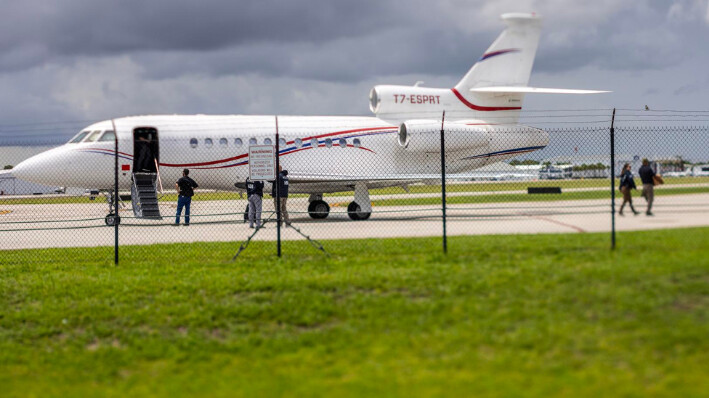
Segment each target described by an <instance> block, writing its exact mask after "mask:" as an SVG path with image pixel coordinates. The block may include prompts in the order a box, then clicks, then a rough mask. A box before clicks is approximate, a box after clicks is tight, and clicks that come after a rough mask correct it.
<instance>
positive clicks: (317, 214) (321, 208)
mask: <svg viewBox="0 0 709 398" xmlns="http://www.w3.org/2000/svg"><path fill="white" fill-rule="evenodd" d="M308 214H310V217H311V218H314V219H316V220H318V219H323V218H327V216H328V215H329V214H330V205H328V204H327V202H325V201H324V200H314V201H312V202H310V205H309V206H308Z"/></svg>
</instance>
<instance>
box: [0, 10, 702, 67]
mask: <svg viewBox="0 0 709 398" xmlns="http://www.w3.org/2000/svg"><path fill="white" fill-rule="evenodd" d="M449 3H450V2H449ZM441 4H442V3H437V2H426V1H403V0H402V1H398V0H395V1H387V2H385V1H381V0H359V1H356V2H353V1H327V0H322V1H311V2H308V3H302V2H292V1H282V0H261V1H235V2H224V1H215V0H207V1H194V0H191V1H189V0H169V1H168V0H155V1H138V0H125V1H120V2H106V1H96V0H66V1H62V2H45V1H37V0H30V1H14V0H10V1H6V2H4V4H3V7H2V9H3V16H2V22H3V23H1V24H0V72H9V71H15V70H21V69H25V68H29V67H34V66H39V65H43V64H46V63H49V62H52V63H71V62H73V60H75V59H76V57H105V56H115V55H121V54H128V55H130V56H131V57H133V58H134V60H135V62H136V63H138V64H139V65H141V66H143V72H144V73H145V77H146V78H149V79H167V78H173V77H176V76H180V75H184V74H203V75H208V76H222V75H231V74H240V73H259V74H262V75H265V76H292V77H296V78H306V79H322V80H325V81H359V80H362V79H365V78H368V77H371V76H373V75H380V76H381V75H393V74H400V73H422V74H429V75H448V74H456V75H462V74H463V73H465V71H466V70H467V69H468V68H469V67H470V65H471V64H472V63H473V62H474V61H475V60H476V59H477V57H479V55H480V54H481V53H482V52H483V51H484V50H485V49H486V48H487V46H488V45H489V44H490V43H491V42H492V40H493V39H494V38H495V37H496V35H497V34H498V33H499V32H500V31H501V30H502V28H503V25H502V24H501V23H500V24H499V25H498V26H497V27H496V28H492V27H494V26H495V24H488V26H492V27H487V28H484V29H483V28H481V29H483V30H475V29H465V28H464V27H465V25H464V24H451V23H450V21H451V19H452V18H453V17H455V15H451V13H456V12H459V13H461V14H469V15H470V25H473V26H474V25H476V24H478V23H479V20H477V19H475V18H476V12H477V11H478V10H479V8H480V6H481V5H482V4H484V2H481V1H478V2H471V3H466V2H461V3H456V2H452V4H454V7H451V6H450V4H448V3H447V4H448V7H444V6H441ZM666 11H667V9H666V8H662V7H661V6H660V5H659V3H658V2H650V3H649V6H648V7H638V8H625V9H623V10H621V11H619V12H617V13H614V14H609V15H608V18H607V19H605V20H604V21H602V22H600V23H598V24H596V25H594V26H593V27H589V26H583V25H580V26H579V24H578V23H576V21H558V20H553V18H552V19H551V20H552V21H551V22H552V23H549V21H547V24H546V25H547V26H545V30H544V36H543V37H542V43H541V45H540V49H539V56H538V58H537V61H536V64H535V70H537V71H542V72H558V71H566V70H572V69H576V68H579V67H581V66H584V65H597V66H599V67H602V68H608V69H616V68H617V69H658V68H663V67H666V66H667V65H671V64H673V63H676V62H678V58H679V57H680V56H681V51H682V50H681V49H682V48H683V46H682V45H681V44H682V40H684V39H686V38H683V37H678V36H677V35H676V34H675V33H673V32H671V31H669V30H668V29H666V28H665V27H663V26H664V25H665V20H664V19H665V13H666ZM552 17H553V15H552ZM477 18H480V17H479V16H477ZM640 20H642V23H641V22H640ZM560 35H561V36H566V40H561V41H560V42H555V40H554V39H555V37H558V36H560ZM700 37H701V36H700ZM658 44H659V45H658ZM685 44H686V43H685ZM697 44H699V43H697Z"/></svg>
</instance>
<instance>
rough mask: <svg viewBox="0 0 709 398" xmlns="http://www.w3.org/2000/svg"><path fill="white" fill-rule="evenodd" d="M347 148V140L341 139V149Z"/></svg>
mask: <svg viewBox="0 0 709 398" xmlns="http://www.w3.org/2000/svg"><path fill="white" fill-rule="evenodd" d="M346 147H347V140H346V139H344V138H340V148H346Z"/></svg>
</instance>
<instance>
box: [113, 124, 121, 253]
mask: <svg viewBox="0 0 709 398" xmlns="http://www.w3.org/2000/svg"><path fill="white" fill-rule="evenodd" d="M111 124H112V125H113V135H115V137H116V139H115V142H114V145H115V153H114V156H113V159H114V164H113V208H114V209H115V211H116V216H115V220H116V221H114V223H113V235H114V242H113V253H114V258H113V264H114V265H118V224H119V222H118V221H117V220H120V219H121V217H120V214H119V213H118V130H116V122H115V121H114V120H113V119H111Z"/></svg>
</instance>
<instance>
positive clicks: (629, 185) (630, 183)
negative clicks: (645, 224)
mask: <svg viewBox="0 0 709 398" xmlns="http://www.w3.org/2000/svg"><path fill="white" fill-rule="evenodd" d="M632 189H638V187H637V186H636V185H635V180H634V179H633V173H631V172H630V164H629V163H626V164H625V165H623V171H621V172H620V192H621V193H622V194H623V204H621V205H620V211H618V214H619V215H621V216H622V215H623V208H624V207H625V204H626V203H628V204H629V205H630V210H632V211H633V214H634V215H636V216H637V215H638V214H640V213H639V212H637V211H635V208H634V207H633V197H632V196H631V195H630V191H631V190H632Z"/></svg>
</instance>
